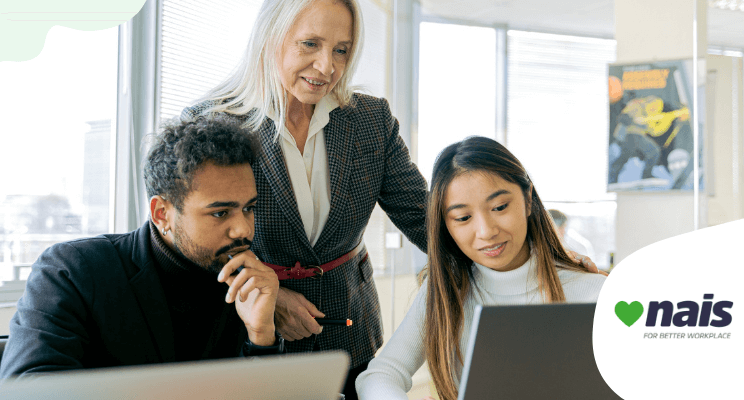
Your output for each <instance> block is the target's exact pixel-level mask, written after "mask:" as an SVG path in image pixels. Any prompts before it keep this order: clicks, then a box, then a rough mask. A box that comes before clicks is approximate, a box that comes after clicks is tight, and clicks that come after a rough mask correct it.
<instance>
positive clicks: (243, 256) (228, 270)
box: [217, 250, 273, 282]
mask: <svg viewBox="0 0 744 400" xmlns="http://www.w3.org/2000/svg"><path fill="white" fill-rule="evenodd" d="M249 266H250V267H253V268H256V269H266V270H271V268H269V267H267V266H266V265H264V264H263V263H262V262H261V261H259V259H258V257H257V256H256V255H255V254H254V253H253V252H252V251H250V250H246V251H244V252H242V253H239V254H236V255H235V256H233V257H231V259H230V261H228V262H227V264H225V266H224V267H222V270H221V271H220V274H219V275H218V276H217V281H218V282H226V281H227V278H229V277H230V276H231V275H233V273H235V272H236V271H238V269H239V268H240V267H244V268H245V267H249ZM272 271H273V270H272Z"/></svg>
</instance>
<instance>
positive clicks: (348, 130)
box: [315, 108, 355, 249]
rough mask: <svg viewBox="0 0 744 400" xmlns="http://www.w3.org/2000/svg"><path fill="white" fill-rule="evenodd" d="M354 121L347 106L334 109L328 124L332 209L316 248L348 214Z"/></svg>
mask: <svg viewBox="0 0 744 400" xmlns="http://www.w3.org/2000/svg"><path fill="white" fill-rule="evenodd" d="M354 131H355V130H354V124H353V123H352V122H351V121H349V120H348V119H346V118H345V116H344V112H343V109H340V108H337V109H335V110H333V111H331V118H330V121H328V125H326V127H325V128H324V132H325V142H326V152H327V153H328V169H329V170H330V171H329V173H330V185H331V210H330V214H329V215H328V220H327V221H326V224H325V226H324V227H323V231H322V232H321V233H320V237H319V238H318V241H317V242H316V243H315V248H316V249H322V246H324V245H325V244H326V242H328V241H329V240H330V239H331V238H332V237H333V234H334V232H335V231H336V229H337V228H338V226H339V224H340V223H341V222H342V221H343V219H344V215H345V214H346V204H347V199H348V189H349V173H350V172H351V168H350V167H349V165H350V164H351V163H352V162H353V160H351V159H350V151H351V147H352V140H353V136H354Z"/></svg>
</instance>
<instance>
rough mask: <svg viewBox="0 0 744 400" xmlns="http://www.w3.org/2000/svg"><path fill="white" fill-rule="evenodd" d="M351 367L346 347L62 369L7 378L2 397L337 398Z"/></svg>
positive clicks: (23, 399)
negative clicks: (225, 357)
mask: <svg viewBox="0 0 744 400" xmlns="http://www.w3.org/2000/svg"><path fill="white" fill-rule="evenodd" d="M348 371H349V357H348V355H346V353H344V352H325V353H305V354H288V355H279V356H266V357H254V358H237V359H236V358H231V359H225V360H219V361H199V362H192V363H180V364H157V365H147V366H136V367H122V368H118V367H117V368H105V369H99V370H77V371H71V372H58V373H54V374H50V375H47V376H44V377H41V378H39V379H28V380H20V381H17V382H16V381H8V382H5V383H4V384H3V385H2V387H1V388H0V398H3V399H18V400H31V399H33V400H38V399H63V400H67V399H69V400H72V399H75V400H88V399H91V400H92V399H96V400H98V399H158V400H160V399H164V400H168V399H173V400H176V399H178V400H186V399H199V400H203V399H234V400H237V399H251V400H268V399H271V400H276V399H288V400H308V399H318V400H338V399H340V398H342V396H341V395H340V393H341V385H342V384H343V383H344V379H346V374H347V373H348Z"/></svg>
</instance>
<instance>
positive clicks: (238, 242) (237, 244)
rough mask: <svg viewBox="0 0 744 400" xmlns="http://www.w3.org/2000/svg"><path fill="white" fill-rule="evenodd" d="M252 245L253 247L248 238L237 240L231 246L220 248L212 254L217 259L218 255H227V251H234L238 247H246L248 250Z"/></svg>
mask: <svg viewBox="0 0 744 400" xmlns="http://www.w3.org/2000/svg"><path fill="white" fill-rule="evenodd" d="M252 245H253V241H252V240H250V239H248V238H243V239H238V240H236V241H234V242H232V243H231V244H229V245H227V246H225V247H222V248H220V249H219V250H217V252H216V253H214V256H215V257H217V256H219V255H220V254H224V253H227V252H228V251H230V250H232V249H235V248H238V247H246V246H247V247H248V248H251V246H252Z"/></svg>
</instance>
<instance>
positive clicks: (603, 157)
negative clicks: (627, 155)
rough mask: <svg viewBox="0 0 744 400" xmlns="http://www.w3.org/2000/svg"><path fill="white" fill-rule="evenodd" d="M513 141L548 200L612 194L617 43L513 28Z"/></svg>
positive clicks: (510, 125)
mask: <svg viewBox="0 0 744 400" xmlns="http://www.w3.org/2000/svg"><path fill="white" fill-rule="evenodd" d="M507 35H508V36H507V37H508V39H507V55H508V56H507V58H508V67H507V68H508V69H507V76H508V79H507V80H508V83H507V96H508V101H507V146H508V147H509V149H510V150H511V151H512V152H513V153H514V154H515V155H516V156H517V158H519V160H520V161H522V163H523V164H524V166H525V168H527V171H528V172H529V173H530V176H531V177H532V180H533V181H534V182H535V185H536V187H537V188H539V193H540V196H541V197H542V199H543V200H552V201H593V200H605V199H614V197H613V195H611V194H607V192H606V185H607V162H608V161H607V158H608V155H607V154H608V151H607V149H608V142H607V140H608V139H607V138H608V129H609V127H608V126H609V123H608V118H609V99H608V94H607V64H608V63H612V62H613V61H614V60H615V47H616V46H615V41H614V40H606V39H594V38H585V37H575V36H564V35H553V34H542V33H534V32H523V31H515V30H510V31H508V32H507Z"/></svg>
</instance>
